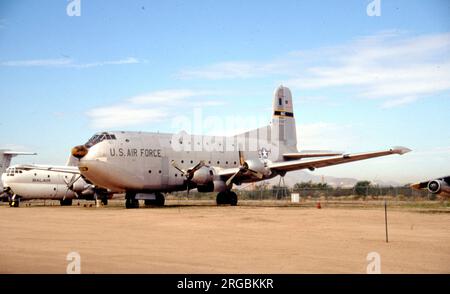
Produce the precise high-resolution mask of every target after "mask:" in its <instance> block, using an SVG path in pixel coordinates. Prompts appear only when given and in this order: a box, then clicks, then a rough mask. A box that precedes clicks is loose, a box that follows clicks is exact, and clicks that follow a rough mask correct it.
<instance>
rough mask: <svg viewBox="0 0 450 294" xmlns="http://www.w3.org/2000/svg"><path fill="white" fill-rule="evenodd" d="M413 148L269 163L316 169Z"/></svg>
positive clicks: (275, 167)
mask: <svg viewBox="0 0 450 294" xmlns="http://www.w3.org/2000/svg"><path fill="white" fill-rule="evenodd" d="M410 151H411V150H410V149H408V148H405V147H394V148H391V149H389V150H382V151H376V152H366V153H357V154H345V155H339V156H329V157H326V158H315V159H300V160H290V161H282V162H273V163H269V164H268V165H267V167H268V168H270V169H271V170H272V171H274V172H280V173H283V172H289V171H294V170H300V169H315V168H320V167H326V166H331V165H337V164H342V163H348V162H353V161H358V160H364V159H369V158H374V157H380V156H386V155H391V154H400V155H402V154H405V153H407V152H410ZM238 170H239V168H227V169H221V170H219V171H218V174H219V175H220V176H222V177H224V178H228V177H230V176H232V175H233V174H235V173H236V172H237V171H238Z"/></svg>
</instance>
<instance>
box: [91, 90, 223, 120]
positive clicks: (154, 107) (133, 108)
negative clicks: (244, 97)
mask: <svg viewBox="0 0 450 294" xmlns="http://www.w3.org/2000/svg"><path fill="white" fill-rule="evenodd" d="M218 94H219V93H218V92H215V91H204V90H190V89H170V90H162V91H155V92H151V93H147V94H142V95H138V96H134V97H131V98H128V99H125V100H124V102H120V103H117V104H115V105H108V106H103V107H98V108H94V109H92V110H89V111H88V112H86V115H87V116H88V117H89V118H90V119H91V125H92V126H93V127H94V128H97V129H105V128H106V129H109V128H115V127H127V126H133V125H138V124H142V123H151V122H159V121H161V120H163V119H168V117H169V115H170V116H171V117H174V116H175V113H176V111H177V110H183V111H186V107H189V106H196V107H198V106H203V107H207V106H218V105H223V101H217V100H214V99H213V100H211V99H208V100H206V99H204V98H201V97H204V96H207V95H218ZM199 98H201V99H199ZM175 105H178V106H180V105H183V107H181V108H180V107H174V106H175Z"/></svg>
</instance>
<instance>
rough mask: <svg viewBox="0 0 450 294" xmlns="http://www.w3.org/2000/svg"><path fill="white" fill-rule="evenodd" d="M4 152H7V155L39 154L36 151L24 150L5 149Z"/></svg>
mask: <svg viewBox="0 0 450 294" xmlns="http://www.w3.org/2000/svg"><path fill="white" fill-rule="evenodd" d="M3 154H7V155H37V153H36V152H22V151H4V152H3Z"/></svg>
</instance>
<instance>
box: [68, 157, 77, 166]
mask: <svg viewBox="0 0 450 294" xmlns="http://www.w3.org/2000/svg"><path fill="white" fill-rule="evenodd" d="M78 163H79V160H78V158H76V157H74V156H73V155H72V154H70V155H69V158H68V159H67V162H66V166H78Z"/></svg>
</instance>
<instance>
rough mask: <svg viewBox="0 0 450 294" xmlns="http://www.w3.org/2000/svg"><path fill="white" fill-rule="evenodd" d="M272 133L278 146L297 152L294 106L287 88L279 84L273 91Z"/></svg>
mask: <svg viewBox="0 0 450 294" xmlns="http://www.w3.org/2000/svg"><path fill="white" fill-rule="evenodd" d="M271 128H272V130H271V131H272V134H273V136H274V137H275V139H276V140H278V142H279V144H280V147H285V148H286V150H289V151H290V152H297V131H296V127H295V118H294V106H293V103H292V94H291V90H289V88H287V87H284V86H279V87H278V88H277V89H275V92H274V93H273V116H272V125H271Z"/></svg>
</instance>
